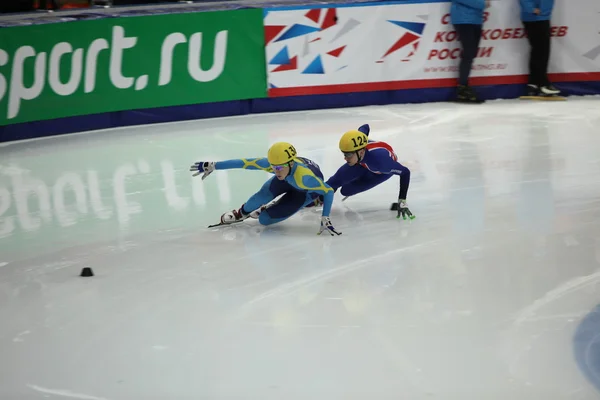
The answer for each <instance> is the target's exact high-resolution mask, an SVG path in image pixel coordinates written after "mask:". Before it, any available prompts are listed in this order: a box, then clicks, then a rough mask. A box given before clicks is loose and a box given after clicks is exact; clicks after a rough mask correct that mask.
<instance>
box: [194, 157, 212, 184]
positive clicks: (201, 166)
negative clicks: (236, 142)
mask: <svg viewBox="0 0 600 400" xmlns="http://www.w3.org/2000/svg"><path fill="white" fill-rule="evenodd" d="M214 170H215V162H214V161H198V162H197V163H195V164H194V165H192V166H191V167H190V171H191V172H194V173H193V174H192V176H198V175H200V174H201V173H202V172H204V175H202V180H204V179H206V177H207V176H209V175H210V174H211V173H212V172H213V171H214Z"/></svg>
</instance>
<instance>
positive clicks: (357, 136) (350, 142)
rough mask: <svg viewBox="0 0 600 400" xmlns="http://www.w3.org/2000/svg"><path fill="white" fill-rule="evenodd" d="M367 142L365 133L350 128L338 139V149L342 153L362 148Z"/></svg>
mask: <svg viewBox="0 0 600 400" xmlns="http://www.w3.org/2000/svg"><path fill="white" fill-rule="evenodd" d="M367 144H369V139H368V137H367V135H365V134H364V133H362V132H361V131H357V130H352V131H348V132H346V133H344V134H343V135H342V138H341V139H340V150H341V151H342V152H343V153H351V152H353V151H358V150H360V149H364V148H365V147H367Z"/></svg>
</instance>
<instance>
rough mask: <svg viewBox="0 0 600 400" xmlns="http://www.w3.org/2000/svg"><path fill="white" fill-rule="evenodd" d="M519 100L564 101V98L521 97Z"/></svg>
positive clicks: (550, 96) (551, 96)
mask: <svg viewBox="0 0 600 400" xmlns="http://www.w3.org/2000/svg"><path fill="white" fill-rule="evenodd" d="M519 99H521V100H538V101H566V100H567V98H566V97H562V96H553V95H549V96H521V97H519Z"/></svg>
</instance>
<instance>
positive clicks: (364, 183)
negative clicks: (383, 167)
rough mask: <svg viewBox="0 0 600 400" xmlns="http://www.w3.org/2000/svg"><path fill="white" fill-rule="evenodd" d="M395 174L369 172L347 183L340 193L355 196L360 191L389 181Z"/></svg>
mask: <svg viewBox="0 0 600 400" xmlns="http://www.w3.org/2000/svg"><path fill="white" fill-rule="evenodd" d="M392 176H393V174H379V175H378V174H373V173H369V174H368V175H365V176H363V177H361V178H359V179H357V180H355V181H353V182H350V183H349V184H347V185H344V186H342V190H341V191H340V193H341V194H342V196H353V195H355V194H358V193H362V192H365V191H367V190H369V189H372V188H374V187H375V186H377V185H379V184H381V183H383V182H385V181H387V180H388V179H390V178H391V177H392Z"/></svg>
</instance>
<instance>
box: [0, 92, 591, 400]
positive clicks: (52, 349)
mask: <svg viewBox="0 0 600 400" xmlns="http://www.w3.org/2000/svg"><path fill="white" fill-rule="evenodd" d="M364 123H368V124H370V126H371V134H370V138H372V139H375V140H383V141H386V142H388V143H390V144H391V145H392V146H393V147H394V148H395V150H396V153H397V155H398V157H399V161H400V162H401V163H403V164H404V165H406V166H408V167H409V168H410V169H411V171H412V181H411V186H410V189H409V193H408V205H409V207H410V209H411V211H412V212H413V213H414V214H415V215H416V219H415V220H414V221H412V222H407V221H402V220H398V219H396V218H395V214H394V212H392V211H390V210H389V206H390V204H391V203H392V202H394V201H396V197H397V193H398V179H397V178H392V179H390V180H388V181H387V182H386V183H384V184H383V185H381V186H379V187H377V188H375V189H373V190H372V191H370V192H366V193H363V194H360V195H358V196H356V197H353V198H350V199H348V200H347V201H345V202H343V203H342V202H341V196H340V195H339V194H338V195H336V199H335V202H334V207H333V210H332V214H331V219H332V222H333V224H334V226H335V227H336V228H337V229H339V230H340V231H342V232H343V234H342V235H341V236H338V237H329V236H327V237H325V236H317V235H316V233H317V231H318V229H319V221H320V211H321V210H320V209H318V210H315V209H307V210H303V211H302V212H301V213H299V214H298V215H296V216H294V217H293V218H291V219H290V220H287V221H285V222H283V223H281V224H278V225H274V226H270V227H266V228H265V227H261V226H259V225H258V224H257V222H256V220H249V221H247V222H244V223H242V224H239V225H236V226H230V227H227V228H219V229H208V228H207V225H209V224H212V223H216V222H218V220H219V217H220V215H221V214H222V213H224V212H226V211H229V210H232V209H234V208H236V209H237V208H238V207H239V206H240V205H241V204H242V203H243V202H244V201H245V200H246V199H247V198H248V197H249V196H250V195H251V194H253V193H254V192H255V191H256V190H258V188H259V187H260V185H261V184H262V183H263V182H264V181H265V180H266V179H268V178H269V176H270V175H268V174H266V173H264V172H261V171H248V170H229V171H217V172H215V173H213V174H212V175H211V176H209V177H208V178H207V179H206V180H205V181H202V180H201V179H200V178H199V177H197V178H192V177H191V174H190V172H189V166H190V165H191V164H193V163H194V162H196V161H219V160H226V159H232V158H241V157H244V158H246V157H263V156H266V153H267V149H268V147H269V145H270V144H272V143H274V142H277V141H282V140H283V141H289V142H292V143H293V144H294V145H295V146H296V148H297V149H298V152H299V155H301V156H305V157H308V158H311V159H312V160H314V161H316V162H317V163H318V164H319V165H320V166H321V169H322V170H323V172H324V175H325V176H326V177H329V176H331V175H332V174H333V173H334V172H335V171H336V169H337V168H338V167H339V166H341V165H342V163H343V162H344V160H343V158H342V155H341V153H340V151H339V150H338V149H337V145H338V140H339V137H340V136H341V134H342V133H344V132H345V131H347V130H349V129H356V128H357V127H358V126H360V125H362V124H364ZM84 267H91V268H92V269H93V271H94V273H95V276H94V277H87V278H84V277H80V276H79V273H80V272H81V270H82V268H84ZM599 304H600V99H599V98H597V97H591V98H571V99H570V100H569V101H568V102H523V101H521V102H520V101H518V100H511V101H492V102H488V103H486V104H484V105H481V106H465V105H458V104H444V103H438V104H419V105H393V106H372V107H362V108H348V109H336V110H323V111H308V112H295V113H285V114H265V115H252V116H242V117H231V118H223V119H213V120H199V121H191V122H182V123H174V124H163V125H156V126H142V127H134V128H124V129H116V130H111V131H98V132H93V133H85V134H78V135H71V136H60V137H54V138H48V139H42V140H33V141H25V142H19V143H12V144H0V399H3V400H4V399H6V400H30V399H31V400H33V399H46V398H51V399H63V398H75V399H86V400H89V399H91V400H98V399H103V400H104V399H106V400H158V399H160V400H163V399H164V400H191V399H194V400H198V399H203V400H204V399H219V400H221V399H223V400H233V399H236V400H238V399H240V400H241V399H243V400H246V399H248V400H250V399H252V400H296V399H302V400H304V399H306V400H309V399H310V400H363V399H364V400H367V399H373V400H392V399H393V400H421V399H439V400H471V399H473V400H475V399H476V400H508V399H512V400H553V399H569V400H571V399H573V400H583V399H586V400H588V399H590V400H591V399H598V398H599V397H600V391H599V390H600V385H598V383H600V313H599V312H598V311H597V310H596V307H597V306H598V305H599ZM594 310H596V311H594ZM594 385H598V389H596V388H595V386H594Z"/></svg>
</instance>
